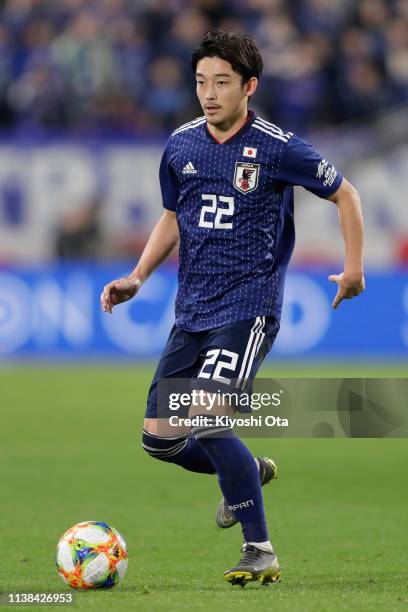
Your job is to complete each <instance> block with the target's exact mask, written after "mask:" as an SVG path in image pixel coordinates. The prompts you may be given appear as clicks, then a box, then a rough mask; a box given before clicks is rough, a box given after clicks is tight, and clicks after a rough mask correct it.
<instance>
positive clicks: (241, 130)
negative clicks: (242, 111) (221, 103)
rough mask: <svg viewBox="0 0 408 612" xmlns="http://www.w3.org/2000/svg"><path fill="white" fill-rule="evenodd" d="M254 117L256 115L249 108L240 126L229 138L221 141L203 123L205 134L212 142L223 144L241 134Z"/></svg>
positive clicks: (249, 125)
mask: <svg viewBox="0 0 408 612" xmlns="http://www.w3.org/2000/svg"><path fill="white" fill-rule="evenodd" d="M255 118H256V115H255V113H254V111H252V110H249V111H248V115H247V118H246V119H245V121H244V123H243V124H242V125H241V127H240V128H238V130H237V131H236V132H235V133H234V134H232V135H231V136H230V137H229V138H227V140H224V141H223V142H221V141H220V140H218V138H216V136H214V134H213V133H212V132H211V130H210V128H209V127H208V124H207V123H206V124H205V130H206V132H207V136H208V137H209V138H210V139H211V140H212V142H213V144H218V145H224V144H227V143H229V142H231V140H233V139H234V138H237V137H238V136H241V135H242V134H243V133H244V132H246V131H247V130H248V129H249V128H250V127H251V125H252V123H253V122H254V121H255Z"/></svg>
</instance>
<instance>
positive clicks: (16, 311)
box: [0, 262, 408, 361]
mask: <svg viewBox="0 0 408 612" xmlns="http://www.w3.org/2000/svg"><path fill="white" fill-rule="evenodd" d="M132 267H133V266H132V263H130V262H122V263H120V264H96V263H95V264H83V263H70V264H64V265H58V266H57V265H50V266H36V267H31V268H27V267H25V268H17V267H8V268H5V267H3V268H2V269H1V270H0V359H2V360H3V361H4V360H10V359H13V360H14V359H16V360H18V359H37V358H38V359H42V358H43V359H52V360H54V359H58V358H73V359H81V358H84V359H94V358H95V359H98V358H117V357H123V358H126V357H127V358H134V359H148V358H154V357H156V356H157V355H159V354H160V351H161V349H162V348H163V345H164V342H165V340H166V338H167V335H168V333H169V330H170V328H171V325H172V324H173V321H174V300H175V295H176V290H177V273H176V269H175V267H174V266H171V265H165V266H163V267H162V268H160V269H159V270H158V271H156V272H155V273H154V274H153V276H152V277H151V278H150V279H149V281H148V282H147V283H146V284H145V285H144V286H143V287H142V289H141V291H140V293H139V295H138V296H137V298H136V299H134V300H131V301H130V302H127V303H125V304H122V305H120V306H118V307H117V308H115V310H114V312H113V314H112V315H109V314H106V313H104V312H102V310H101V309H100V303H99V296H100V293H101V290H102V288H103V286H104V284H106V283H107V282H109V281H110V280H112V279H113V278H117V277H120V276H123V275H125V274H127V273H128V272H129V271H130V270H131V269H132ZM330 272H336V270H330ZM327 276H328V272H327V273H326V272H319V273H317V272H313V273H312V272H309V271H305V270H303V271H302V270H291V271H290V272H289V273H288V276H287V283H286V290H285V300H284V311H283V312H284V314H283V317H282V324H281V330H280V332H279V335H278V339H277V341H276V343H275V346H274V349H273V351H272V357H275V358H280V359H281V358H302V359H303V358H316V359H321V358H342V357H343V358H344V357H345V358H347V357H355V358H359V357H364V358H367V359H370V358H371V359H390V358H404V357H405V358H406V356H407V349H408V274H407V273H402V272H394V273H392V274H391V273H387V274H368V275H367V278H366V280H367V289H366V292H365V293H364V294H362V295H361V296H359V297H358V298H357V299H354V300H351V301H344V302H343V303H342V304H341V305H340V307H339V308H338V310H336V311H333V310H332V309H331V302H332V300H333V298H334V295H335V292H336V287H335V285H333V284H332V283H329V281H328V280H327Z"/></svg>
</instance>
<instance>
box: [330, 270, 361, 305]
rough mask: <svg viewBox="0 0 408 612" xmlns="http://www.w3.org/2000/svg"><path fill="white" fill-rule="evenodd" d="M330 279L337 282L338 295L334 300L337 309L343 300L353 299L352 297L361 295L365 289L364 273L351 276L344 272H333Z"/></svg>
mask: <svg viewBox="0 0 408 612" xmlns="http://www.w3.org/2000/svg"><path fill="white" fill-rule="evenodd" d="M329 281H331V282H332V283H337V295H336V297H335V298H334V300H333V304H332V308H334V309H336V308H337V306H338V305H339V304H340V302H342V301H343V300H351V298H353V297H356V296H357V295H360V293H361V292H362V291H364V289H365V280H364V276H363V275H358V276H350V275H347V274H345V273H344V272H342V273H341V274H331V275H330V276H329Z"/></svg>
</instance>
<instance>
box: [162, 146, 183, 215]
mask: <svg viewBox="0 0 408 612" xmlns="http://www.w3.org/2000/svg"><path fill="white" fill-rule="evenodd" d="M159 178H160V188H161V193H162V199H163V206H164V208H167V210H172V211H174V212H175V211H176V207H177V201H178V197H179V188H178V181H177V176H176V174H175V172H174V170H173V168H172V166H171V164H170V141H169V142H168V143H167V145H166V148H165V149H164V153H163V156H162V159H161V162H160V170H159Z"/></svg>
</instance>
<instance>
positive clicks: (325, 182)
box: [278, 135, 343, 198]
mask: <svg viewBox="0 0 408 612" xmlns="http://www.w3.org/2000/svg"><path fill="white" fill-rule="evenodd" d="M278 180H279V181H282V182H284V183H287V184H289V185H293V186H295V185H299V186H301V187H304V188H305V189H307V190H308V191H311V192H312V193H314V194H315V195H317V196H319V197H320V198H328V197H329V196H331V195H332V194H333V193H334V192H335V191H337V189H338V188H339V187H340V183H341V181H342V180H343V176H342V175H341V174H340V172H338V170H336V168H335V167H334V166H333V164H332V163H331V162H330V161H327V160H326V159H324V157H322V156H321V155H320V153H318V152H317V151H316V150H315V149H314V148H313V147H312V145H311V144H309V143H308V142H306V141H305V140H302V139H301V138H299V137H298V136H295V135H293V136H292V137H291V138H290V140H289V142H288V143H287V144H286V147H285V149H284V151H283V154H282V159H281V163H280V167H279V171H278Z"/></svg>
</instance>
